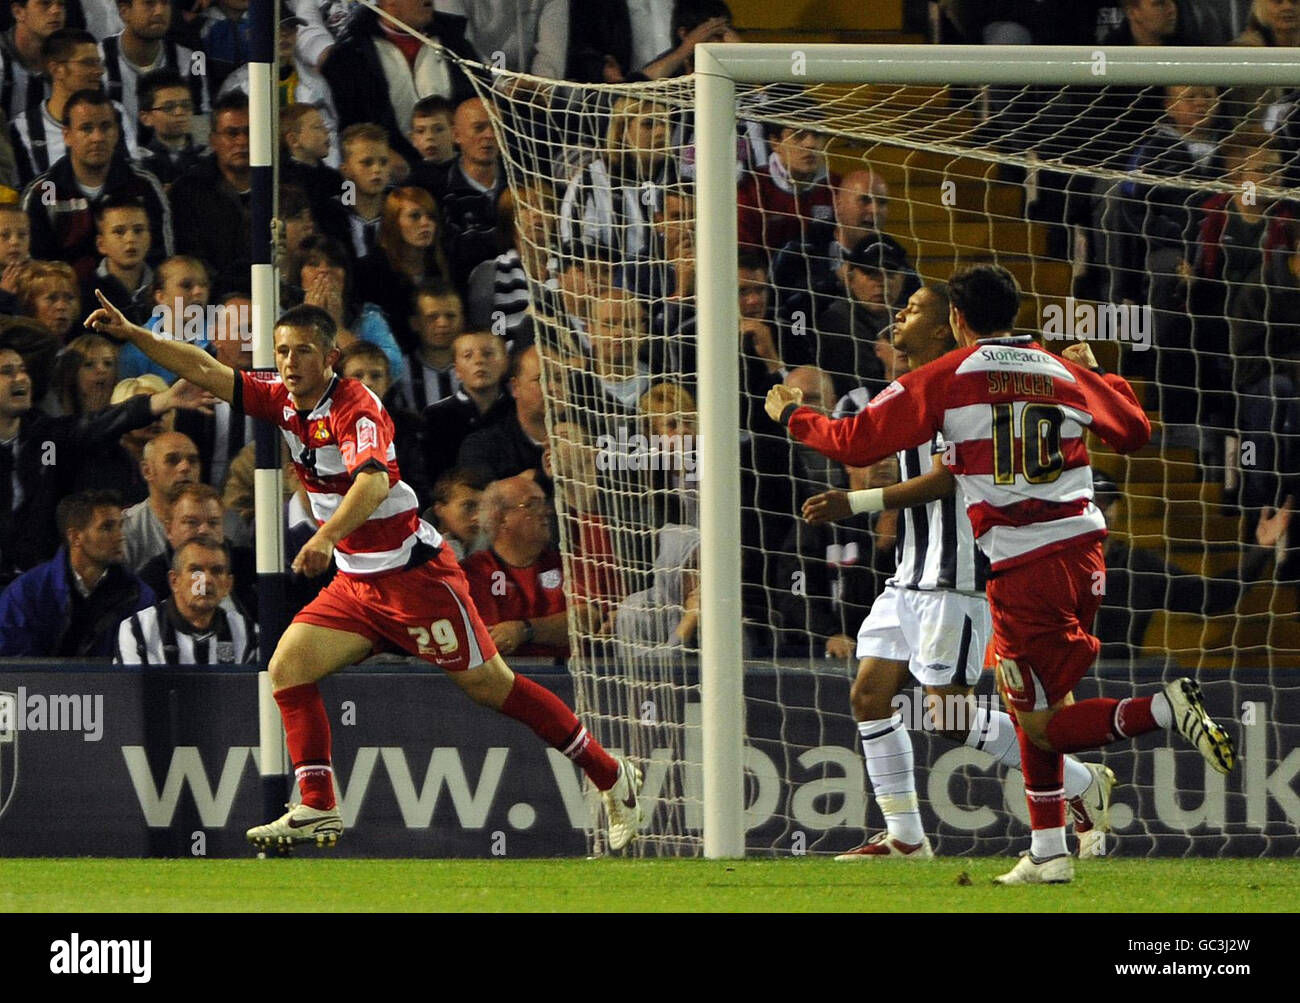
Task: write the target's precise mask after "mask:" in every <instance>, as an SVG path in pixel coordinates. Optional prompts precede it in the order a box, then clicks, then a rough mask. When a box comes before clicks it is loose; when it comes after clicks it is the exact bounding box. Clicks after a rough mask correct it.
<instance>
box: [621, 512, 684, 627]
mask: <svg viewBox="0 0 1300 1003" xmlns="http://www.w3.org/2000/svg"><path fill="white" fill-rule="evenodd" d="M699 550H700V531H699V530H698V529H696V528H695V527H694V526H686V525H682V524H681V523H675V522H669V523H665V524H664V525H662V526H660V527H659V528H658V529H657V530H656V531H655V555H654V569H653V573H652V576H651V581H652V584H651V586H650V587H649V588H647V589H643V590H642V591H640V592H633V593H632V594H631V595H629V596H628V597H627V598H625V599H624V600H623V601H622V602H621V603H619V606H618V610H617V612H616V613H615V615H614V631H615V634H616V635H617V637H618V639H619V641H621V642H623V643H624V644H625V645H628V646H629V647H630V648H631V649H632V650H633V651H636V650H637V649H645V648H660V647H686V648H695V647H698V642H697V641H696V637H697V635H698V634H699V629H700V573H699Z"/></svg>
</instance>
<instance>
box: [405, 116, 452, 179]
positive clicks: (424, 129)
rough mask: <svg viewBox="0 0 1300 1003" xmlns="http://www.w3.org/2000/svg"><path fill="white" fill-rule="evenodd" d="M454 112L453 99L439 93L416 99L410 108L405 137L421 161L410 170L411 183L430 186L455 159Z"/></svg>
mask: <svg viewBox="0 0 1300 1003" xmlns="http://www.w3.org/2000/svg"><path fill="white" fill-rule="evenodd" d="M455 113H456V109H455V108H453V107H452V104H451V102H450V101H448V100H447V99H446V98H443V97H438V96H437V95H433V96H432V97H427V98H420V100H419V101H417V102H415V107H413V108H412V109H411V131H410V132H408V133H407V134H406V138H407V139H409V140H410V141H411V146H413V147H414V148H415V152H416V153H417V154H419V156H420V162H419V163H418V164H416V165H415V166H414V168H413V169H412V170H411V177H410V182H411V184H413V185H419V186H420V187H421V188H428V187H429V185H430V183H431V182H432V181H433V180H434V179H435V178H437V177H438V176H439V175H440V174H441V173H442V172H444V171H446V170H447V169H448V168H449V167H451V165H452V163H453V161H455V159H456V141H455V140H454V139H452V135H451V120H452V116H453V115H455Z"/></svg>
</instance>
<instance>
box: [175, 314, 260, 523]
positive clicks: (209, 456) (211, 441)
mask: <svg viewBox="0 0 1300 1003" xmlns="http://www.w3.org/2000/svg"><path fill="white" fill-rule="evenodd" d="M252 306H253V301H252V299H250V298H249V296H248V294H247V293H227V294H226V295H225V296H223V297H222V298H221V309H220V310H218V311H217V312H216V315H215V318H214V319H215V321H216V323H215V330H212V331H210V332H209V333H210V334H211V336H212V341H211V344H210V350H211V352H212V354H213V356H214V357H215V358H216V359H217V361H218V362H220V363H222V364H223V365H227V366H229V367H230V368H231V369H236V370H239V369H252V368H253V333H252V327H251V325H252V313H251V312H252ZM174 419H175V420H174V422H173V427H174V429H175V431H177V432H183V433H185V434H186V435H188V436H189V437H190V438H191V439H192V440H193V441H194V444H195V445H196V446H198V447H199V461H200V463H201V466H202V473H201V475H200V479H201V480H202V481H203V482H204V483H206V484H211V485H213V486H214V487H220V486H221V485H223V484H225V483H226V476H227V474H228V473H229V471H230V464H231V461H232V460H233V459H234V457H236V456H238V455H239V451H240V450H241V449H243V448H244V445H245V443H251V442H252V441H253V434H254V424H253V422H254V419H252V418H250V417H248V416H247V415H244V416H242V417H241V416H240V415H238V414H237V413H235V411H234V409H233V408H232V406H231V405H230V402H229V401H224V400H217V401H214V402H213V403H212V404H211V405H210V407H207V408H204V409H203V410H201V411H199V410H194V409H190V410H185V411H177V412H176V414H175V415H174ZM230 539H231V540H232V541H235V542H237V543H242V542H243V540H244V536H243V535H242V534H236V533H234V532H233V531H232V533H231V536H230Z"/></svg>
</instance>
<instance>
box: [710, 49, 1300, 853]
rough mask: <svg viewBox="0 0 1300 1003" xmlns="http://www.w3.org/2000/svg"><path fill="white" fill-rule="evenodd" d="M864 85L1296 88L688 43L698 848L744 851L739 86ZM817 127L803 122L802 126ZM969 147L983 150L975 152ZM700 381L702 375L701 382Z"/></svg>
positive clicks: (1291, 78)
mask: <svg viewBox="0 0 1300 1003" xmlns="http://www.w3.org/2000/svg"><path fill="white" fill-rule="evenodd" d="M738 83H740V84H763V85H768V84H783V85H786V86H790V85H794V86H804V85H817V84H857V85H869V84H872V83H879V84H894V85H913V84H914V85H928V86H935V85H940V86H941V85H963V86H982V85H987V84H1004V85H1012V84H1016V85H1044V86H1070V85H1074V86H1081V87H1087V86H1094V87H1095V86H1100V85H1121V86H1162V85H1175V84H1205V85H1216V86H1225V85H1226V86H1252V85H1253V86H1260V87H1271V86H1278V85H1283V84H1289V85H1292V86H1294V85H1295V84H1296V83H1300V51H1297V50H1292V49H1282V48H1183V47H1171V48H1160V49H1158V50H1152V49H1148V48H1138V47H1133V48H1098V47H1063V46H1044V47H1027V46H1026V47H1021V46H949V45H940V46H923V45H897V46H895V45H801V46H796V45H781V44H754V45H747V44H710V45H701V46H699V47H697V48H696V50H695V116H696V119H695V121H696V144H697V146H696V153H697V156H696V164H697V168H696V170H697V174H696V198H697V222H696V226H697V230H696V241H697V244H696V248H697V253H698V259H699V260H700V261H701V262H704V263H707V264H706V265H705V267H702V268H701V269H700V270H699V277H698V287H697V293H698V311H699V313H698V317H699V331H700V332H702V333H701V336H700V339H699V349H698V368H699V383H698V386H699V400H698V405H699V434H700V484H699V487H700V539H701V547H700V576H701V590H700V595H701V617H700V621H701V647H700V666H701V669H700V672H701V700H702V705H703V706H702V711H703V780H704V791H703V793H704V804H703V836H704V855H705V856H706V857H710V858H724V857H739V856H743V855H744V852H745V823H744V809H745V797H744V790H745V782H744V730H745V729H744V700H743V696H742V683H743V665H742V644H741V602H740V592H739V583H740V581H741V575H740V566H741V544H740V539H739V535H738V533H737V532H736V527H737V525H738V523H739V519H740V505H741V499H740V487H739V483H738V481H737V478H736V475H735V473H734V472H735V470H736V469H737V467H738V465H739V452H738V447H737V442H738V436H739V425H738V417H737V408H736V400H737V397H738V395H739V393H740V387H739V379H738V374H737V367H736V363H735V356H734V355H732V352H733V351H735V346H736V338H735V334H734V332H735V331H736V330H737V328H738V325H739V323H740V318H739V312H738V305H737V299H736V287H737V263H736V255H737V202H736V175H735V157H734V147H735V136H736V119H737V114H736V85H737V84H738ZM809 124H811V123H809ZM965 155H967V156H973V157H979V156H980V154H979V152H978V151H974V150H967V151H965ZM706 377H707V378H706Z"/></svg>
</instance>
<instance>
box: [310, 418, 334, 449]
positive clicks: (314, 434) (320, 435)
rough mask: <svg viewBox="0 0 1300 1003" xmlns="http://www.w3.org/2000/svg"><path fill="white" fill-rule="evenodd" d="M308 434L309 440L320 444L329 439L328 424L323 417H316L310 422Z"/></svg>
mask: <svg viewBox="0 0 1300 1003" xmlns="http://www.w3.org/2000/svg"><path fill="white" fill-rule="evenodd" d="M309 435H310V436H311V441H312V442H313V443H315V444H316V445H321V444H322V443H325V442H328V441H329V437H330V430H329V425H327V424H326V423H325V419H324V418H317V419H316V420H315V421H313V422H312V423H311V430H310V432H309Z"/></svg>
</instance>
